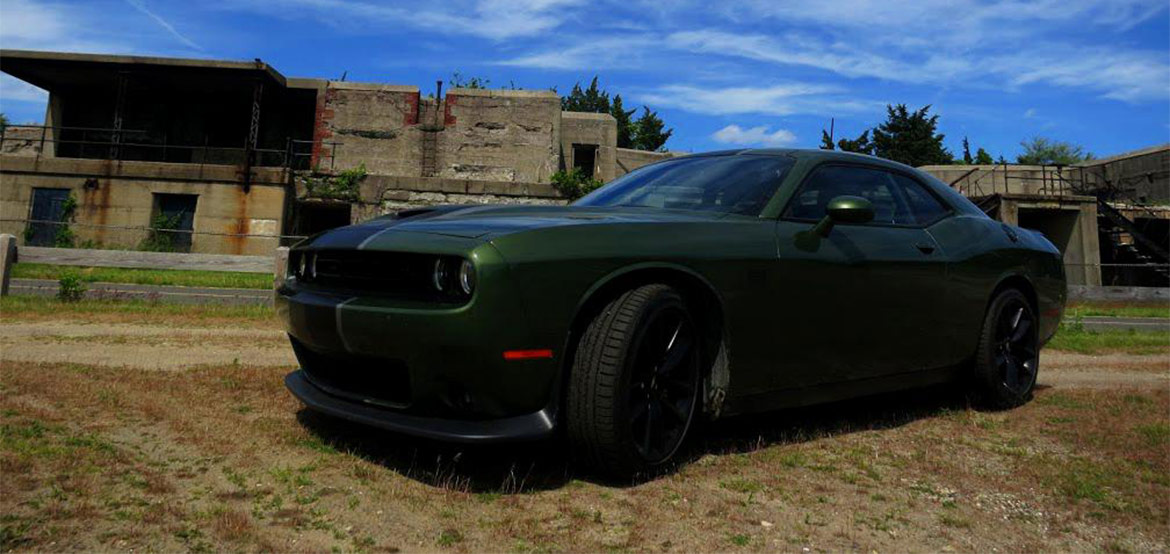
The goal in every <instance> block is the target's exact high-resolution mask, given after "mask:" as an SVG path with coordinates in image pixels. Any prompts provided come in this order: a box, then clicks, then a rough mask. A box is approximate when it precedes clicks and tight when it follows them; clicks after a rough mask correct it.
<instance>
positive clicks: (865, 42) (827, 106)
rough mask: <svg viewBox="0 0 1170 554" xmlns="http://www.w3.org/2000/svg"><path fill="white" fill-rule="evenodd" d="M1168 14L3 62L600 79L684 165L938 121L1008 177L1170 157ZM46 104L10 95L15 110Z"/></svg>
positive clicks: (746, 10) (1045, 10) (1066, 0)
mask: <svg viewBox="0 0 1170 554" xmlns="http://www.w3.org/2000/svg"><path fill="white" fill-rule="evenodd" d="M1168 6H1170V4H1168V3H1167V2H1166V0H1040V1H1036V2H1024V1H1004V2H981V1H964V0H947V1H942V0H918V1H915V2H906V3H898V2H890V1H880V0H873V1H871V0H839V1H834V2H823V1H822V2H795V1H794V2H788V1H779V0H762V1H752V0H740V1H737V2H717V3H706V2H686V1H683V2H669V1H664V0H659V1H642V0H623V1H618V2H607V1H597V0H595V1H589V2H586V1H579V0H510V1H509V0H448V1H433V0H432V1H423V2H413V1H403V2H376V1H374V0H198V1H190V0H188V1H185V2H170V1H162V0H153V1H151V0H91V1H85V2H66V1H50V2H38V1H33V0H0V46H2V47H4V48H25V49H37V50H66V51H78V52H103V53H122V54H150V55H163V56H179V57H202V58H222V59H244V60H250V59H252V58H257V57H258V58H262V59H263V60H265V61H267V62H269V63H270V64H272V65H273V66H274V67H276V68H277V69H278V70H279V71H281V72H282V73H284V74H285V75H286V76H297V77H322V78H332V79H336V78H339V77H340V76H341V74H342V73H343V72H345V73H346V74H347V77H346V78H347V80H350V81H370V82H385V83H394V84H413V85H417V86H419V87H421V88H422V89H423V90H424V91H428V90H431V89H432V88H433V87H434V82H435V80H436V79H443V80H447V79H449V78H450V76H451V74H452V73H453V72H455V71H459V72H461V73H462V74H463V75H464V76H481V77H485V78H487V79H490V81H491V84H492V86H506V85H508V84H509V83H511V84H514V85H515V86H518V87H523V88H548V87H552V86H556V87H557V88H558V90H559V91H561V92H562V93H564V92H566V91H568V90H569V89H570V88H571V87H572V85H573V83H575V82H577V81H584V82H587V81H588V80H589V79H590V78H592V77H593V76H594V75H599V76H600V77H601V83H602V86H603V87H604V88H606V89H608V90H609V91H611V92H617V93H621V95H622V97H623V99H624V101H625V103H626V106H627V107H635V106H641V105H643V104H645V105H648V106H650V107H651V109H654V110H657V111H658V112H659V113H660V114H661V116H662V117H663V119H665V120H666V122H667V124H668V125H669V126H671V127H673V128H674V129H675V134H674V136H673V137H672V138H671V140H670V142H668V143H667V147H668V148H670V149H671V150H680V151H702V150H711V149H717V148H728V147H735V146H741V145H745V146H746V145H752V146H755V145H763V146H796V147H815V146H816V145H817V144H818V143H819V141H820V132H821V129H822V128H824V127H827V126H828V123H829V118H831V117H833V118H836V122H837V123H836V128H837V136H838V137H841V136H846V135H847V136H850V137H852V136H855V135H856V134H858V133H860V132H861V131H862V130H863V129H865V128H868V127H871V126H873V125H876V124H877V123H879V122H880V121H881V120H882V119H883V118H884V115H885V104H887V103H906V104H908V105H909V106H911V107H917V106H921V105H925V104H931V105H933V106H934V108H933V111H934V112H935V113H938V114H939V115H940V124H941V130H942V132H944V133H945V134H946V136H947V139H946V140H947V145H948V146H949V147H950V148H951V150H952V151H953V152H956V153H958V152H959V151H960V141H961V140H962V137H963V136H964V135H966V136H968V137H970V140H971V144H972V147H973V148H974V147H978V146H983V147H985V148H986V149H987V150H988V151H989V152H991V153H992V154H993V155H995V156H998V155H1000V154H1003V155H1004V156H1006V157H1008V158H1009V159H1012V158H1014V156H1015V154H1017V153H1018V152H1019V149H1020V148H1019V142H1020V141H1021V140H1023V139H1026V138H1029V137H1032V136H1047V137H1051V138H1055V139H1059V140H1067V141H1071V142H1074V143H1077V144H1082V145H1084V146H1085V147H1086V148H1087V149H1088V150H1089V151H1091V152H1093V153H1095V154H1096V155H1098V156H1105V155H1110V154H1115V153H1119V152H1123V151H1127V150H1132V149H1136V148H1142V147H1145V146H1151V145H1155V144H1161V143H1165V142H1168V141H1170V9H1168ZM44 103H45V96H44V93H43V92H40V91H38V90H36V89H34V88H32V87H30V86H28V85H26V84H23V83H21V82H19V81H15V80H14V79H12V78H10V77H8V76H4V77H3V81H2V82H0V110H2V111H3V112H4V113H6V114H8V115H9V118H10V119H11V120H12V121H13V122H17V123H24V122H32V121H40V120H42V118H43V114H44Z"/></svg>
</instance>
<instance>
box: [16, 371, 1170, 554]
mask: <svg viewBox="0 0 1170 554" xmlns="http://www.w3.org/2000/svg"><path fill="white" fill-rule="evenodd" d="M285 371H286V369H284V368H266V367H247V366H242V367H241V366H235V367H233V366H225V367H203V368H198V369H192V370H187V371H183V372H178V373H176V372H156V371H145V370H139V369H132V368H122V369H112V368H103V367H91V366H82V365H69V364H33V363H12V362H6V363H5V364H4V367H3V371H2V372H0V386H2V391H3V395H2V396H0V425H2V431H3V432H2V435H0V469H2V470H3V473H4V475H5V479H4V480H3V483H2V484H0V498H2V500H0V508H2V509H0V512H2V513H3V514H4V515H3V516H2V520H0V521H2V525H3V530H2V531H0V539H2V541H3V544H0V549H3V550H9V549H16V550H21V551H40V550H115V549H116V550H131V549H133V550H162V551H175V550H194V551H211V550H240V551H271V550H275V551H290V550H296V551H302V550H311V551H325V550H331V549H336V550H342V551H367V552H389V551H395V550H396V549H402V550H428V551H433V550H447V551H466V552H472V551H483V550H491V551H500V550H507V551H525V552H532V551H554V550H573V551H601V550H607V551H650V550H653V551H680V552H684V551H696V550H698V551H712V550H721V551H723V550H738V549H744V550H748V549H751V550H764V549H768V550H777V549H780V550H800V549H802V548H805V547H807V548H810V549H812V550H834V551H835V550H846V549H848V550H866V551H869V550H879V551H889V550H894V551H898V550H929V551H938V550H941V549H944V548H947V547H951V548H955V549H958V550H980V551H987V550H991V549H999V550H1008V551H1020V550H1040V549H1044V550H1060V551H1067V550H1078V551H1089V550H1122V551H1125V550H1129V551H1135V552H1136V551H1151V550H1165V549H1166V548H1167V546H1168V543H1170V530H1168V529H1167V526H1166V521H1167V518H1168V517H1170V478H1168V477H1167V476H1168V475H1170V394H1168V391H1167V390H1164V389H1162V388H1159V389H1123V388H1117V389H1106V390H1075V389H1068V390H1057V389H1051V388H1048V389H1041V390H1039V391H1038V392H1037V395H1036V399H1035V401H1033V402H1032V403H1030V404H1029V405H1027V406H1025V407H1023V408H1020V409H1017V410H1012V411H1007V412H994V413H989V412H980V411H974V410H971V409H968V408H967V407H966V406H965V405H964V404H963V402H962V401H961V400H960V399H959V398H958V397H957V396H955V395H954V394H951V393H949V392H947V391H945V390H931V391H919V392H915V393H907V394H901V395H895V396H886V397H880V398H875V399H870V400H865V401H858V402H851V403H848V404H847V405H834V406H828V407H823V408H818V409H812V410H798V411H786V412H780V413H777V414H771V415H768V416H763V417H755V418H740V419H735V420H730V421H727V422H724V423H720V424H718V425H714V426H712V427H713V428H710V429H707V430H706V432H705V434H703V435H702V437H703V438H702V439H700V440H698V441H695V442H694V443H693V444H692V445H691V446H690V448H689V450H688V454H687V462H686V463H684V464H683V465H682V466H681V467H680V468H679V469H678V470H677V471H675V472H669V473H666V474H663V475H659V476H655V477H651V478H647V479H643V480H640V481H638V482H635V483H606V482H599V481H596V480H594V479H592V478H590V477H588V476H582V475H578V474H577V473H575V471H574V470H573V469H572V468H571V466H570V465H569V464H568V463H567V462H566V460H565V459H564V458H563V457H562V456H561V455H560V454H559V452H560V447H559V446H558V445H555V444H537V445H522V446H508V447H499V448H473V449H465V448H460V447H454V446H447V445H438V444H433V443H428V442H424V441H416V440H411V439H407V438H404V437H400V436H395V435H388V434H386V433H381V432H377V431H372V430H369V429H365V428H361V427H359V426H355V425H351V424H347V423H343V422H339V421H337V420H333V419H329V418H324V417H319V416H316V415H314V414H312V413H309V412H305V411H301V410H300V408H299V406H298V405H297V404H296V403H295V401H294V400H293V399H292V398H291V397H290V396H289V395H288V394H287V393H286V392H285V391H284V390H283V387H282V385H281V378H282V377H283V374H284V372H285Z"/></svg>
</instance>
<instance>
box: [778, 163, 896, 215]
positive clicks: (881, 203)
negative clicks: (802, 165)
mask: <svg viewBox="0 0 1170 554" xmlns="http://www.w3.org/2000/svg"><path fill="white" fill-rule="evenodd" d="M898 193H899V191H898V190H897V189H896V188H895V187H894V184H893V181H891V180H890V177H889V173H887V172H885V171H880V170H877V169H867V168H863V167H848V166H826V167H821V168H819V169H817V170H816V171H815V172H814V173H813V174H812V176H811V177H809V178H808V180H806V181H805V183H804V185H803V186H802V187H801V188H800V191H799V192H797V194H796V197H795V198H793V199H792V201H791V202H789V203H788V209H787V211H786V212H785V214H784V215H785V217H792V218H797V219H820V218H822V217H824V216H825V208H826V207H828V205H829V201H830V200H832V199H834V198H836V197H838V196H860V197H862V198H865V199H866V200H869V201H870V202H871V203H872V204H873V211H874V216H873V222H874V223H884V224H896V225H911V224H914V223H915V220H914V217H913V215H911V214H910V211H909V209H908V208H907V207H906V204H905V202H903V201H902V199H901V198H900V197H899V194H898Z"/></svg>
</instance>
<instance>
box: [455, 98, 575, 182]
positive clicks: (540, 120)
mask: <svg viewBox="0 0 1170 554" xmlns="http://www.w3.org/2000/svg"><path fill="white" fill-rule="evenodd" d="M443 126H444V127H445V130H444V131H443V132H441V133H439V136H438V150H439V151H438V163H437V168H438V176H439V177H445V178H451V179H477V180H485V181H507V182H530V183H547V182H548V180H549V176H551V175H552V174H553V173H554V172H556V171H557V169H559V167H560V142H559V137H560V135H561V100H560V97H559V96H557V95H556V93H554V92H551V91H530V90H486V89H464V88H457V89H453V90H451V91H450V92H448V93H447V95H446V97H445V98H444V99H443Z"/></svg>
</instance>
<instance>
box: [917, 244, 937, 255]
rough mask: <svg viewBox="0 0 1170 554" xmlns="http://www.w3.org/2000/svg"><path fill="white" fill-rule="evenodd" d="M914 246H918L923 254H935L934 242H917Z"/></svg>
mask: <svg viewBox="0 0 1170 554" xmlns="http://www.w3.org/2000/svg"><path fill="white" fill-rule="evenodd" d="M914 247H915V248H917V249H918V250H919V251H920V252H922V253H923V254H933V253H934V245H933V244H927V243H925V242H920V243H918V244H915V245H914Z"/></svg>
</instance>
